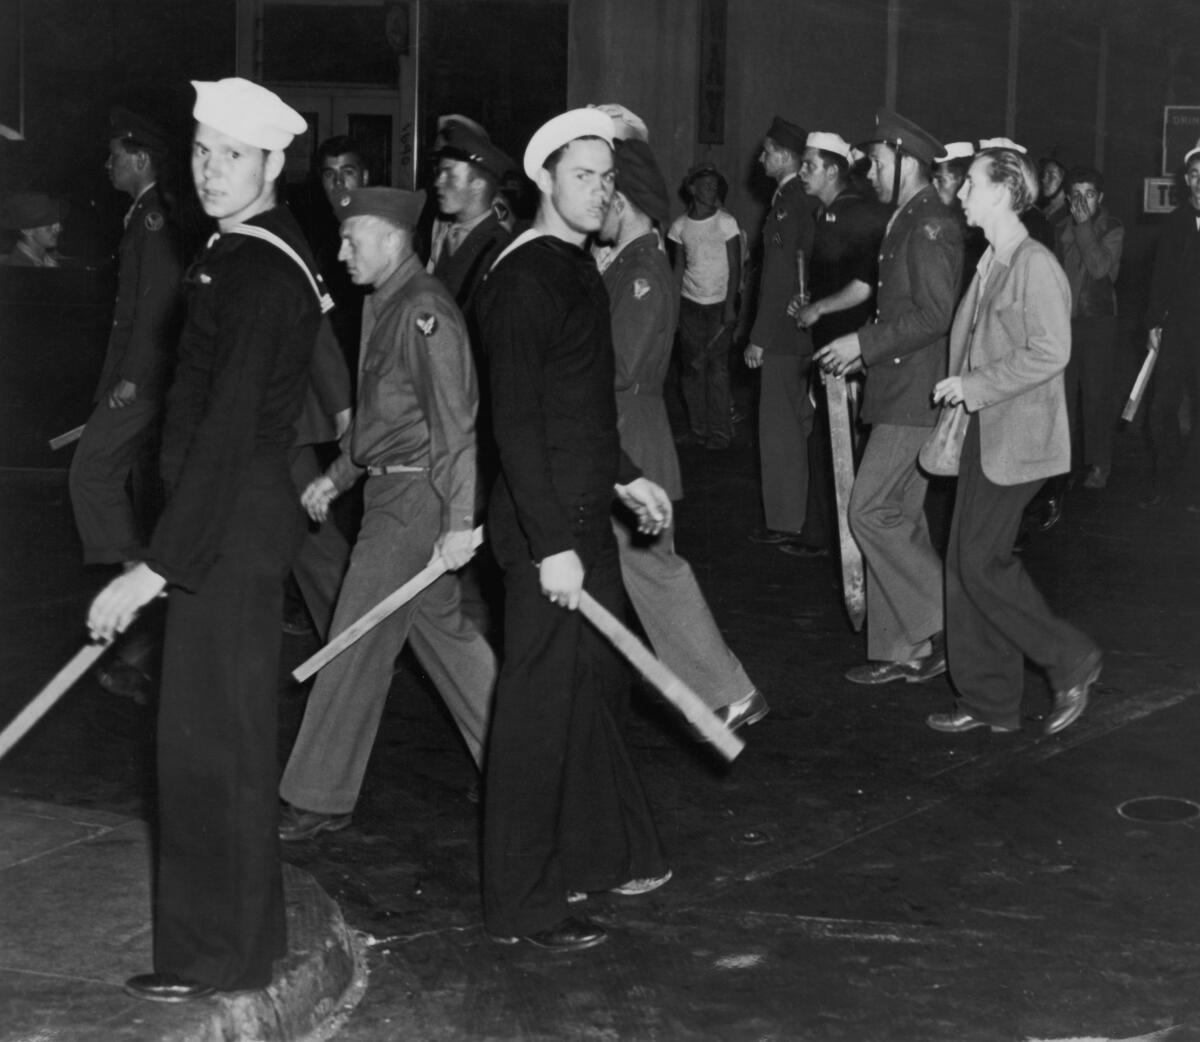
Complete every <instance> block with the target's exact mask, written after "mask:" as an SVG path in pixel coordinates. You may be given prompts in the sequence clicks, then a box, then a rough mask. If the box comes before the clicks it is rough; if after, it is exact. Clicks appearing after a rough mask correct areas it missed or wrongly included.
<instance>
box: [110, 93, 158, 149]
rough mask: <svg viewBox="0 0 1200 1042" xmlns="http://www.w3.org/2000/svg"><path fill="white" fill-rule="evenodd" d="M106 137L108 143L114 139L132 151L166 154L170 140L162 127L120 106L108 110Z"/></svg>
mask: <svg viewBox="0 0 1200 1042" xmlns="http://www.w3.org/2000/svg"><path fill="white" fill-rule="evenodd" d="M108 137H109V140H110V141H111V140H112V139H114V138H116V139H117V140H119V141H121V142H122V143H123V144H124V145H125V146H126V147H127V148H132V149H134V150H137V149H143V150H145V151H147V152H167V151H169V150H170V148H171V139H170V138H169V137H168V136H167V133H166V131H164V130H163V128H162V127H160V126H159V125H158V124H157V123H155V122H153V121H152V120H149V119H146V118H145V116H139V115H138V114H137V113H136V112H131V111H130V110H129V109H127V108H122V107H121V106H120V105H118V106H116V107H114V108H112V109H110V110H109V113H108Z"/></svg>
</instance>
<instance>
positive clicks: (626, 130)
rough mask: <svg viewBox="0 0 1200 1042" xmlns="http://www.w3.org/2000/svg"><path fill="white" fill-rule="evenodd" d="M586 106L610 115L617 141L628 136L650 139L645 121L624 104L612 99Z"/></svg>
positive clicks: (641, 139)
mask: <svg viewBox="0 0 1200 1042" xmlns="http://www.w3.org/2000/svg"><path fill="white" fill-rule="evenodd" d="M588 108H593V109H599V110H600V111H601V112H603V113H605V114H606V115H609V116H611V117H612V121H613V136H614V137H616V139H617V140H618V141H626V140H628V139H629V138H635V139H637V140H638V141H649V140H650V131H649V130H648V129H647V128H646V121H645V120H644V119H642V117H641V116H638V115H636V114H635V113H633V112H630V111H629V109H627V108H626V107H625V106H624V105H618V104H617V103H616V102H615V101H613V102H607V103H605V104H604V105H589V106H588Z"/></svg>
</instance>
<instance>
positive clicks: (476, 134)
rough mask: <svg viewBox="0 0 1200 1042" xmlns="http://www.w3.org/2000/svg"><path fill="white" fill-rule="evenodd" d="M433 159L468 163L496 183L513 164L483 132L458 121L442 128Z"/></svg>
mask: <svg viewBox="0 0 1200 1042" xmlns="http://www.w3.org/2000/svg"><path fill="white" fill-rule="evenodd" d="M433 155H434V157H435V158H437V159H440V158H442V157H443V156H445V157H446V158H448V159H460V160H462V161H463V162H465V163H471V164H473V165H475V166H477V167H479V169H480V170H482V171H484V172H485V173H488V174H491V175H492V177H493V178H495V179H496V180H497V181H501V180H503V179H504V175H505V174H507V173H508V172H509V171H510V170H511V169H512V168H513V167H514V166H515V165H516V164H515V163H513V161H512V160H511V159H510V158H509V157H508V156H507V155H506V154H505V153H503V152H501V151H500V149H498V148H497V147H496V146H495V145H493V144H492V139H491V138H489V137H488V136H487V133H486V132H485V131H484V130H483V129H482V128H480V129H478V130H476V129H475V128H474V127H470V126H467V124H466V123H464V122H460V121H459V120H458V119H457V118H456V119H455V120H454V121H452V122H450V123H447V124H446V125H445V126H444V127H442V128H441V130H440V132H439V133H438V136H437V138H436V139H435V140H434V142H433Z"/></svg>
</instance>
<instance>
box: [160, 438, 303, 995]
mask: <svg viewBox="0 0 1200 1042" xmlns="http://www.w3.org/2000/svg"><path fill="white" fill-rule="evenodd" d="M302 536H303V515H302V514H301V513H300V508H299V505H298V504H297V502H296V493H295V489H294V488H293V486H292V483H291V481H290V479H289V477H288V470H287V465H286V462H285V461H284V459H283V457H282V454H281V455H280V457H279V458H278V460H276V461H273V462H271V463H268V464H266V465H264V466H260V467H255V473H254V475H253V476H252V477H251V478H250V479H248V480H247V481H246V483H245V484H244V486H243V488H242V491H241V494H240V495H239V497H238V499H237V501H236V503H235V505H234V507H233V512H232V514H231V516H230V517H229V519H228V525H227V529H226V534H225V539H224V542H223V544H222V546H221V550H220V556H219V557H218V559H217V561H216V563H215V564H214V565H213V566H212V568H211V569H210V570H209V572H208V573H207V574H206V575H205V577H204V580H203V582H202V584H201V585H200V588H199V589H197V590H195V591H187V590H180V589H174V590H172V592H171V595H170V603H169V607H168V611H167V627H166V638H165V645H164V651H163V684H162V694H161V698H160V704H159V713H158V818H159V838H158V872H157V887H156V889H155V904H154V968H155V970H156V971H158V972H159V973H175V974H179V975H180V976H182V977H187V978H189V979H191V980H195V981H199V982H201V983H204V984H210V985H212V986H214V987H217V988H220V989H222V990H235V989H242V988H261V987H264V986H265V985H266V984H268V983H269V982H270V980H271V976H272V962H273V961H274V960H275V959H277V958H279V957H281V956H282V955H284V954H285V953H286V951H287V932H286V923H285V918H284V902H283V882H282V875H281V869H280V861H279V839H278V836H277V834H276V829H277V827H278V807H279V799H278V795H277V791H276V786H277V784H278V779H279V769H278V763H277V756H276V742H277V734H276V732H277V690H278V687H279V675H278V673H279V652H280V645H281V640H282V637H281V633H280V629H279V618H280V613H281V612H282V610H283V578H284V576H285V575H286V574H287V570H288V567H289V566H290V563H291V558H292V556H293V555H294V554H295V552H296V550H297V549H298V547H299V544H300V540H301V538H302Z"/></svg>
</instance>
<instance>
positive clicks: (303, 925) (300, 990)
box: [0, 797, 366, 1042]
mask: <svg viewBox="0 0 1200 1042" xmlns="http://www.w3.org/2000/svg"><path fill="white" fill-rule="evenodd" d="M151 860H152V858H151V838H150V830H149V826H148V825H147V824H146V823H145V822H143V821H140V820H138V819H136V818H130V817H123V816H121V815H117V814H110V813H106V812H104V811H96V810H86V809H81V808H75V807H61V806H56V805H54V804H49V803H40V802H35V801H32V800H24V799H14V798H7V797H0V895H2V896H0V1042H59V1040H63V1042H65V1040H70V1042H125V1040H129V1042H133V1040H146V1042H227V1040H237V1042H249V1040H263V1042H268V1040H270V1042H275V1040H287V1042H293V1040H297V1042H298V1040H302V1039H303V1040H317V1039H324V1038H328V1037H329V1036H330V1035H331V1034H333V1032H334V1031H335V1030H336V1028H337V1026H338V1024H339V1023H340V1022H341V1020H342V1019H344V1016H345V1014H346V1013H347V1012H348V1011H349V1010H350V1009H351V1008H353V1006H354V1005H355V1003H356V1002H357V1001H358V999H359V998H360V997H361V995H362V992H363V990H364V988H365V978H366V974H365V969H364V965H365V964H364V961H363V959H362V951H361V945H360V944H359V942H358V940H357V938H356V936H355V935H354V934H353V932H352V931H351V930H350V929H349V927H347V925H346V923H345V922H344V920H343V919H342V914H341V912H340V911H339V910H338V907H337V905H336V904H334V902H333V901H332V900H330V898H329V897H328V896H326V894H325V892H324V891H323V890H322V889H321V888H320V886H318V885H317V883H316V881H315V880H313V878H312V877H311V876H309V875H308V873H306V872H302V871H300V870H299V869H296V868H293V867H291V866H288V865H285V866H284V886H285V889H286V893H287V915H288V937H289V942H290V945H289V946H290V952H289V955H288V957H287V958H286V960H284V961H283V963H282V964H281V965H280V966H279V967H278V970H277V975H276V977H275V980H274V981H273V982H272V983H271V985H270V987H268V988H266V989H264V990H261V991H252V992H240V993H235V994H228V995H223V996H214V997H212V998H208V999H202V1000H199V1001H197V1002H192V1003H187V1004H184V1005H179V1006H172V1005H163V1004H159V1003H154V1002H146V1001H144V1000H141V999H135V998H132V997H131V996H129V995H126V994H125V992H124V990H123V989H122V984H123V982H124V981H125V980H126V978H128V977H131V976H133V975H134V974H137V973H145V972H148V971H149V970H150V969H151V968H152V967H151V929H150V910H151V903H150V888H151Z"/></svg>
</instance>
